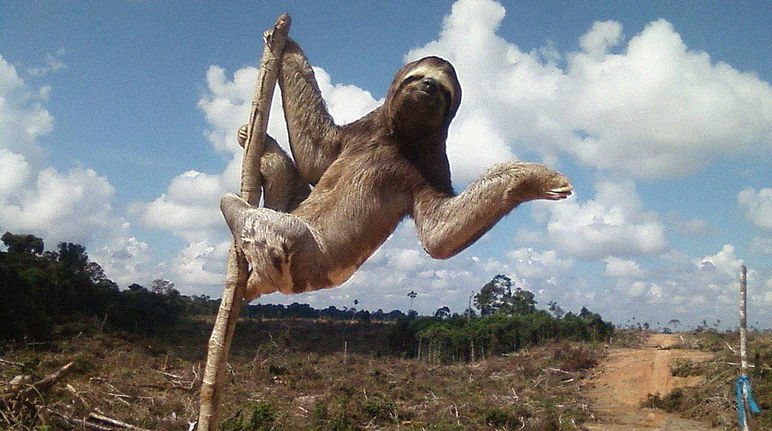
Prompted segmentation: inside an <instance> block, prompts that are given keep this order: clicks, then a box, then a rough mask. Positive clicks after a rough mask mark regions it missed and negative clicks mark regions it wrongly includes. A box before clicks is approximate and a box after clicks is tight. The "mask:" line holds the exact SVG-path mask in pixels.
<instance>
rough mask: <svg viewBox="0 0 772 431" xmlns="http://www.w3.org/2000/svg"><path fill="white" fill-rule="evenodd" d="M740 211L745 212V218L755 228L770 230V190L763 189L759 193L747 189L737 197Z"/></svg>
mask: <svg viewBox="0 0 772 431" xmlns="http://www.w3.org/2000/svg"><path fill="white" fill-rule="evenodd" d="M737 203H738V204H739V205H740V209H742V210H743V211H745V217H746V218H747V219H748V220H750V221H751V222H752V223H753V224H755V225H756V226H758V227H760V228H762V229H767V230H772V188H771V187H765V188H763V189H761V190H759V191H756V190H754V189H753V188H747V189H744V190H743V191H741V192H740V193H739V194H738V195H737Z"/></svg>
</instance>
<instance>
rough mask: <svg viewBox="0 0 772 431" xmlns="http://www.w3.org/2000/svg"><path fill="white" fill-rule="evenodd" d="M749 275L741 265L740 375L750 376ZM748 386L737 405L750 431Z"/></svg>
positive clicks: (744, 425)
mask: <svg viewBox="0 0 772 431" xmlns="http://www.w3.org/2000/svg"><path fill="white" fill-rule="evenodd" d="M747 281H748V276H747V270H746V268H745V265H742V266H741V267H740V375H741V376H743V377H748V328H747V326H748V319H747V315H746V310H747V306H746V304H747V301H746V299H747V292H748V288H747V286H748V283H747ZM745 388H746V386H745V385H743V387H742V398H743V403H742V405H741V406H737V408H738V409H743V410H744V412H743V413H744V415H743V419H744V421H743V423H742V424H740V425H741V426H742V427H743V431H750V427H749V426H748V409H747V408H746V406H747V405H748V392H747V391H746V389H745Z"/></svg>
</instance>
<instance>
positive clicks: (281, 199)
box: [220, 39, 572, 301]
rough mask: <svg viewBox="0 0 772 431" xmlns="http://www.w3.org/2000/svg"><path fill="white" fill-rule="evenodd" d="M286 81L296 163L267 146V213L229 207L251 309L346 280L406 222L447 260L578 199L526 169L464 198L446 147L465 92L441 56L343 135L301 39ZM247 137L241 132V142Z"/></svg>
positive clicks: (414, 70) (408, 71)
mask: <svg viewBox="0 0 772 431" xmlns="http://www.w3.org/2000/svg"><path fill="white" fill-rule="evenodd" d="M278 80H279V87H280V89H281V97H282V105H283V109H284V113H285V118H286V123H287V129H288V132H289V141H290V149H291V152H292V159H290V158H289V156H288V155H287V154H286V153H284V152H283V151H282V150H281V148H279V146H278V145H277V144H276V142H275V141H274V140H273V139H270V137H269V138H268V139H267V143H266V148H265V152H264V155H263V158H262V160H261V167H260V171H261V174H262V176H263V179H264V180H263V181H264V191H265V193H264V198H263V199H264V207H262V208H258V207H252V206H250V205H249V204H248V203H247V202H246V201H245V200H244V199H242V198H240V197H239V196H237V195H235V194H227V195H225V196H224V197H223V198H222V200H221V203H220V207H221V210H222V213H223V215H224V216H225V220H226V222H227V224H228V227H229V228H230V230H231V232H232V234H233V235H234V237H235V238H236V242H237V244H238V246H239V247H240V248H241V250H242V251H243V253H244V256H245V257H246V260H247V262H248V263H249V277H248V280H247V288H246V293H245V299H246V300H248V301H249V300H252V299H254V298H256V297H258V296H260V295H262V294H267V293H272V292H277V291H278V292H283V293H287V294H292V293H300V292H309V291H314V290H318V289H324V288H329V287H333V286H337V285H339V284H341V283H343V282H344V281H346V280H347V279H348V278H349V277H350V276H351V275H352V274H353V273H354V271H356V269H357V268H358V267H359V266H360V265H362V263H363V262H364V261H365V260H366V259H367V258H368V257H370V256H371V255H372V254H373V253H374V252H375V250H376V249H377V248H378V247H379V246H380V245H381V244H382V243H383V242H384V241H385V240H386V239H387V238H388V237H389V235H391V233H392V232H393V231H394V230H395V229H396V227H397V225H398V224H399V223H400V221H401V220H403V219H404V218H405V217H411V218H412V219H413V220H414V221H415V227H416V231H417V234H418V236H419V238H420V240H421V243H422V245H423V248H424V249H425V250H426V252H427V253H428V254H429V255H430V256H432V257H433V258H437V259H446V258H449V257H451V256H454V255H456V254H457V253H459V252H460V251H462V250H464V249H465V248H466V247H468V246H469V245H470V244H472V243H473V242H475V241H476V240H477V239H478V238H480V237H481V236H482V235H483V234H484V233H485V232H487V231H488V230H489V229H490V228H491V227H492V226H493V225H494V224H495V223H496V222H497V221H498V220H499V219H501V218H502V217H503V216H505V215H506V214H508V213H509V212H510V211H511V210H512V209H513V208H515V207H516V206H518V205H519V204H520V203H522V202H526V201H530V200H534V199H548V200H559V199H564V198H566V197H567V196H569V195H570V194H571V190H572V186H571V183H570V182H569V180H568V179H567V178H566V177H565V176H564V175H562V174H561V173H559V172H556V171H554V170H552V169H550V168H547V167H546V166H543V165H540V164H536V163H527V162H519V161H511V162H508V163H504V164H500V165H498V166H495V167H493V168H491V169H490V170H489V171H488V172H487V173H486V174H484V175H483V176H482V177H481V178H479V179H478V180H476V181H474V182H473V183H472V184H470V185H469V186H468V187H467V189H466V190H464V191H463V192H461V193H458V194H457V193H455V192H454V190H453V188H452V186H451V176H450V165H449V163H448V158H447V155H446V151H445V141H446V138H447V135H448V127H449V125H450V122H451V120H452V119H453V117H454V116H455V114H456V111H457V110H458V108H459V105H460V103H461V87H460V85H459V81H458V78H457V77H456V72H455V70H454V68H453V66H452V65H451V64H450V63H449V62H447V61H446V60H443V59H441V58H438V57H426V58H422V59H420V60H417V61H413V62H411V63H408V64H406V65H405V66H404V67H402V68H401V69H400V70H399V71H398V72H397V74H396V75H395V77H394V80H393V82H392V84H391V87H389V90H388V93H387V96H386V99H385V102H384V103H383V105H381V106H380V107H378V108H376V109H375V110H373V111H372V112H370V113H368V114H367V115H365V116H364V117H362V118H360V119H359V120H357V121H354V122H352V123H349V124H346V125H343V126H339V125H336V124H335V123H334V121H333V119H332V117H331V116H330V114H329V112H328V111H327V108H326V106H325V103H324V100H323V99H322V96H321V93H320V91H319V87H318V85H317V83H316V79H315V77H314V73H313V71H312V69H311V66H310V65H309V63H308V60H307V59H306V56H305V54H304V53H303V51H302V50H301V48H300V47H299V46H298V45H297V43H295V42H294V41H293V40H291V39H288V41H287V45H286V48H285V51H284V53H283V55H282V57H281V64H280V69H279V77H278ZM244 138H245V128H242V129H241V130H240V131H239V139H240V140H241V142H242V145H243V140H244ZM293 160H294V161H293ZM311 186H313V187H311Z"/></svg>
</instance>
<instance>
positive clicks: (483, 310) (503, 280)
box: [474, 274, 512, 316]
mask: <svg viewBox="0 0 772 431" xmlns="http://www.w3.org/2000/svg"><path fill="white" fill-rule="evenodd" d="M507 294H509V295H511V294H512V280H511V279H510V278H509V277H507V276H506V275H502V274H498V275H496V276H495V277H493V279H492V280H491V281H489V282H488V283H486V284H485V286H483V287H482V289H480V293H478V294H476V295H475V296H474V306H475V307H477V309H478V310H480V314H481V315H483V316H487V315H489V314H494V313H496V312H498V311H499V310H500V309H501V308H502V307H503V306H504V298H505V297H506V296H507Z"/></svg>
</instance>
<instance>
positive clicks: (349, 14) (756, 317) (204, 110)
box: [0, 0, 772, 327]
mask: <svg viewBox="0 0 772 431" xmlns="http://www.w3.org/2000/svg"><path fill="white" fill-rule="evenodd" d="M282 12H289V13H290V14H291V15H292V18H293V26H292V29H291V33H290V34H291V36H292V37H294V38H295V39H296V40H297V41H298V42H299V43H300V44H301V46H302V47H303V48H304V49H305V51H306V54H307V55H308V57H309V58H310V61H311V63H312V64H313V65H314V66H315V67H317V78H318V79H319V81H320V86H321V87H322V91H323V93H324V96H325V98H326V99H327V102H328V106H329V107H330V110H331V112H332V113H333V115H334V116H335V118H336V120H337V121H339V122H346V121H351V120H353V119H356V118H358V117H359V116H361V115H362V114H364V113H366V112H367V111H368V110H370V109H372V108H373V107H374V106H377V104H378V103H379V101H380V100H381V99H382V98H383V96H384V95H385V92H386V89H387V87H388V85H389V83H390V82H391V78H392V76H393V73H394V72H395V71H396V70H397V69H398V68H399V67H400V66H401V65H402V64H404V62H406V61H409V60H412V59H415V58H418V57H421V56H423V55H429V54H433V55H440V56H442V57H444V58H447V59H448V60H450V61H451V62H452V63H454V65H455V66H456V69H457V71H458V74H459V79H460V80H461V85H462V88H463V89H464V99H463V100H462V107H461V110H460V111H459V115H458V116H457V118H456V120H455V121H454V123H453V126H452V128H451V136H450V138H449V141H448V152H449V157H450V160H451V169H452V172H453V175H454V185H455V187H456V189H457V190H461V189H463V187H465V185H466V184H467V183H468V182H469V181H471V180H473V179H474V178H475V177H476V176H478V175H480V174H481V173H482V172H484V170H485V168H486V167H488V166H491V165H493V164H495V163H497V162H503V161H506V160H508V159H511V158H520V159H523V160H532V161H539V162H544V163H547V164H549V165H551V166H554V167H555V168H558V169H560V170H561V171H563V172H564V173H566V174H567V175H568V176H569V177H570V178H571V179H572V181H573V183H574V185H575V187H576V193H575V195H574V197H572V198H571V199H569V200H568V201H565V202H558V203H555V202H546V203H528V204H525V205H523V206H522V207H520V208H518V209H517V210H516V211H515V212H514V213H513V214H512V215H510V216H508V217H507V218H505V219H504V220H502V222H500V223H499V225H497V227H496V228H495V229H494V230H493V231H491V232H490V233H489V234H487V235H486V236H485V237H484V238H483V239H481V240H480V241H479V243H478V244H476V245H475V246H473V247H471V248H470V249H468V250H467V251H465V252H463V253H462V254H460V255H459V256H457V257H454V258H452V259H450V260H447V261H433V260H431V259H430V258H429V257H428V256H427V255H426V253H425V252H423V250H421V247H420V244H419V243H418V242H417V240H416V237H415V234H414V232H413V228H412V222H410V221H406V222H405V223H403V224H402V225H401V227H400V228H399V229H398V230H397V231H396V232H395V234H394V235H393V237H392V238H391V239H390V240H389V241H388V242H387V243H386V244H385V245H384V246H383V247H382V248H381V250H379V251H378V252H377V253H376V255H374V256H373V258H372V259H371V260H370V261H369V262H368V263H366V264H365V265H364V266H363V267H362V268H361V270H360V271H359V272H358V273H357V274H355V276H354V277H353V278H352V279H351V280H350V281H349V282H347V283H346V284H345V285H344V286H342V287H340V288H336V289H333V290H327V291H321V292H317V293H314V294H307V295H300V296H281V295H270V296H268V297H265V298H261V299H260V301H262V302H283V303H289V302H293V301H301V302H309V303H311V304H312V305H314V306H317V307H323V306H327V305H336V306H351V305H352V304H353V301H354V299H358V300H359V303H360V307H364V308H368V309H377V308H383V309H386V310H389V309H392V308H402V309H405V308H407V307H408V305H409V299H408V298H407V296H406V294H407V292H409V291H410V290H415V291H416V292H418V293H419V296H418V297H417V298H416V300H415V306H416V308H418V309H419V311H421V312H423V313H431V312H433V311H434V310H436V309H437V308H439V307H441V306H443V305H448V306H450V308H451V309H452V310H453V311H461V310H462V309H463V308H464V306H465V304H466V303H467V299H468V296H469V295H470V294H471V292H473V291H476V290H478V289H479V287H480V286H482V285H483V284H485V283H486V282H487V281H488V280H490V279H491V278H492V277H493V276H494V275H496V274H497V273H504V274H507V275H509V276H510V277H512V278H513V280H514V281H515V283H516V284H517V285H518V286H521V287H524V288H527V289H530V290H532V291H534V292H536V293H537V299H538V300H539V301H540V303H541V304H546V303H547V301H550V300H555V301H557V302H558V303H559V304H562V305H563V307H564V308H566V309H572V310H578V309H579V308H580V307H582V306H587V307H588V308H590V309H592V310H597V311H599V312H601V314H603V315H604V316H608V317H609V318H611V319H612V320H614V321H616V322H622V323H624V322H625V321H626V320H627V319H630V318H631V317H632V316H635V317H636V320H638V321H650V322H652V323H655V322H657V321H660V322H667V321H668V320H670V319H673V318H676V319H679V320H681V321H682V322H684V323H688V324H695V323H699V322H701V321H702V320H703V319H705V320H707V321H708V322H709V323H713V322H715V321H716V320H717V319H719V320H721V321H722V322H724V324H725V325H727V326H732V325H734V323H731V322H734V321H735V320H736V319H735V317H734V310H735V302H736V301H735V300H736V296H737V294H736V292H737V282H736V280H737V271H738V270H739V265H740V264H741V263H745V264H746V265H747V266H748V267H749V270H750V274H749V283H750V289H751V292H750V297H751V310H750V321H751V322H756V321H758V322H759V325H760V326H764V327H772V316H769V315H764V314H763V313H761V310H764V309H769V307H770V306H772V264H770V261H771V260H770V255H772V174H771V173H770V171H771V169H770V168H772V162H770V161H771V160H772V157H771V156H772V89H771V88H770V84H769V82H770V79H772V78H771V77H770V72H771V71H772V67H771V65H770V61H772V60H770V59H771V58H772V56H770V48H769V47H770V46H772V36H771V35H770V32H769V28H772V22H771V21H772V14H770V12H769V3H768V2H706V1H700V2H658V3H654V2H628V1H625V2H604V3H603V4H600V3H597V2H570V3H569V4H564V3H563V2H501V3H497V2H493V1H488V0H479V1H475V0H461V1H458V2H455V3H454V2H450V1H448V2H421V3H420V4H418V3H415V2H400V1H394V2H326V3H325V2H299V1H298V2H261V3H260V5H259V7H257V5H256V4H255V3H254V2H227V3H225V2H220V3H203V2H201V3H199V2H186V3H179V2H140V1H126V2H75V3H72V2H0V23H1V25H0V102H1V103H0V230H3V231H5V230H10V231H12V232H18V233H21V232H30V233H34V234H36V235H40V236H42V237H43V238H44V239H45V240H46V243H47V246H48V247H49V248H52V247H53V246H54V245H55V243H56V242H57V241H62V240H66V241H74V242H79V243H82V244H84V245H86V246H87V249H88V251H89V253H90V255H91V256H92V257H93V258H94V259H95V260H97V261H98V262H99V263H100V264H102V265H103V266H104V267H105V269H106V271H107V274H108V276H110V277H111V278H113V279H114V280H116V281H117V282H118V283H119V284H120V285H121V286H123V287H125V286H127V285H128V284H130V283H132V282H138V283H141V284H148V283H149V282H150V280H152V279H155V278H167V279H169V280H172V281H174V282H175V283H176V285H177V287H178V288H179V289H180V290H181V291H182V292H183V293H187V294H198V293H206V294H209V295H211V296H214V297H216V296H219V292H220V291H221V289H222V282H221V280H222V275H223V272H224V268H225V264H224V258H225V254H226V252H227V242H228V232H227V231H226V230H225V226H224V223H223V222H222V218H221V217H220V216H219V212H218V210H217V200H218V199H219V196H220V195H221V194H222V193H224V192H226V191H232V190H235V189H236V186H237V175H236V174H237V172H238V169H239V167H238V161H240V153H239V150H238V148H236V146H235V142H234V136H235V135H234V133H235V128H236V127H238V125H239V124H241V123H243V122H244V121H245V120H246V106H247V105H248V100H249V99H250V98H251V92H252V87H253V85H254V76H255V70H254V66H255V65H256V64H257V63H258V61H259V56H260V54H261V52H262V41H261V34H262V31H263V30H264V29H266V28H269V27H270V26H271V25H272V23H273V21H274V20H275V18H276V17H277V16H278V15H279V14H280V13H282ZM274 108H275V109H274V110H273V112H272V120H271V124H270V126H269V132H270V133H271V134H273V135H275V136H276V137H277V138H278V139H279V140H280V141H281V142H286V132H285V131H283V128H282V121H281V112H280V109H278V106H274ZM728 322H729V323H728Z"/></svg>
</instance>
